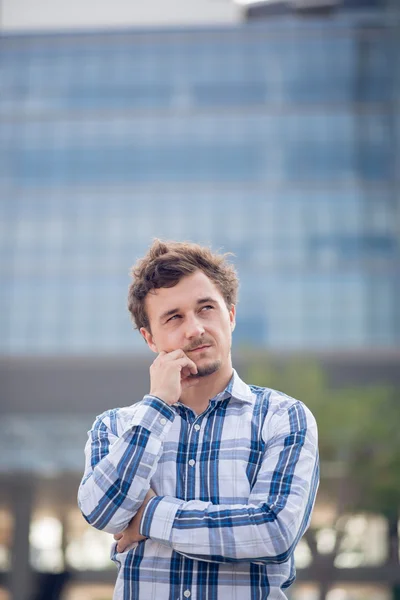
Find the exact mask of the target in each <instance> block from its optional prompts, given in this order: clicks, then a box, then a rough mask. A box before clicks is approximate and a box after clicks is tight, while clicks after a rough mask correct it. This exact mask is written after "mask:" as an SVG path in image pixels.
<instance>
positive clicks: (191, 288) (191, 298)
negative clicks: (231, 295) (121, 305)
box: [146, 272, 222, 312]
mask: <svg viewBox="0 0 400 600" xmlns="http://www.w3.org/2000/svg"><path fill="white" fill-rule="evenodd" d="M220 299H222V294H221V293H220V291H219V290H218V288H217V287H216V285H215V284H214V282H213V281H211V279H209V278H208V277H207V275H205V274H204V273H202V272H196V273H193V275H188V276H186V277H182V279H181V280H180V281H179V282H178V283H177V284H176V285H174V286H172V287H161V288H155V289H153V290H151V291H150V292H149V293H148V294H147V296H146V304H147V305H148V307H152V308H154V309H159V310H162V312H164V311H166V310H169V309H172V308H175V307H176V308H179V306H180V305H181V304H186V303H188V302H189V303H201V302H202V301H204V300H210V301H211V300H213V301H216V302H217V301H218V300H220ZM172 305H173V306H172ZM157 312H158V310H157Z"/></svg>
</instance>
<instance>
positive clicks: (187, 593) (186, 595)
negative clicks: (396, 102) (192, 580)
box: [183, 590, 190, 598]
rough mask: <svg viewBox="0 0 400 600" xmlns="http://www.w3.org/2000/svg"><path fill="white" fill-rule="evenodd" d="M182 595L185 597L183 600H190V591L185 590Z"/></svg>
mask: <svg viewBox="0 0 400 600" xmlns="http://www.w3.org/2000/svg"><path fill="white" fill-rule="evenodd" d="M183 595H184V596H185V598H190V591H189V590H185V591H184V592H183Z"/></svg>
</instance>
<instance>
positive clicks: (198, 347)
mask: <svg viewBox="0 0 400 600" xmlns="http://www.w3.org/2000/svg"><path fill="white" fill-rule="evenodd" d="M209 347H210V346H206V345H204V346H197V348H193V350H189V352H201V350H206V348H209Z"/></svg>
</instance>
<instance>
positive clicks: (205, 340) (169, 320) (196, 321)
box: [140, 271, 235, 376]
mask: <svg viewBox="0 0 400 600" xmlns="http://www.w3.org/2000/svg"><path fill="white" fill-rule="evenodd" d="M146 310H147V315H148V318H149V322H150V328H151V333H150V332H149V331H148V330H147V329H145V328H143V327H142V328H141V330H140V333H141V334H142V335H143V337H144V338H145V339H146V341H147V343H148V345H149V346H150V348H151V349H152V350H153V352H161V351H164V352H172V351H173V350H178V349H182V350H183V351H184V352H185V353H186V354H187V355H188V357H189V358H190V359H191V360H193V362H195V363H196V365H197V368H198V376H204V375H210V374H211V373H214V372H215V371H217V370H219V369H220V368H221V367H224V366H225V367H226V368H230V365H231V359H230V348H231V341H232V331H233V329H234V327H235V306H234V305H232V307H231V309H230V310H228V308H227V306H226V303H225V300H224V298H223V297H222V295H221V292H220V291H219V289H218V288H217V286H216V285H215V284H214V283H213V282H212V281H211V280H210V279H209V278H208V277H207V275H205V274H204V273H203V272H202V271H196V272H195V273H193V274H192V275H188V276H187V277H183V278H182V279H181V280H180V281H179V283H177V284H176V285H175V286H174V287H171V288H159V289H157V290H154V292H151V293H149V294H147V297H146Z"/></svg>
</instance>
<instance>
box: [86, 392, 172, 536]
mask: <svg viewBox="0 0 400 600" xmlns="http://www.w3.org/2000/svg"><path fill="white" fill-rule="evenodd" d="M117 414H118V411H116V410H114V411H107V412H106V413H103V415H100V417H97V419H96V421H95V423H94V425H93V427H92V429H91V430H90V431H89V433H88V441H87V443H86V447H85V459H86V460H85V473H84V475H83V478H82V481H81V484H80V486H79V491H78V504H79V507H80V509H81V512H82V514H83V516H84V518H85V519H86V521H87V522H88V523H89V524H90V525H93V527H96V528H97V529H101V530H104V531H107V532H109V533H119V532H120V531H123V530H124V529H125V528H126V527H127V526H128V524H129V521H130V520H131V519H132V517H133V516H134V515H135V514H136V512H137V510H138V509H139V507H140V506H141V505H142V503H143V500H144V497H145V495H146V493H147V491H148V490H149V487H150V479H151V477H152V476H153V474H154V472H155V470H156V468H157V464H158V461H159V458H160V456H161V454H162V446H163V441H164V439H165V436H166V435H167V433H168V431H169V429H170V427H171V425H172V422H173V421H174V417H175V412H174V410H173V409H172V408H171V407H170V406H168V405H167V404H166V403H165V402H163V401H162V400H160V399H159V398H156V397H155V396H150V395H148V396H145V397H144V399H143V401H142V402H140V403H139V404H138V405H133V406H132V407H130V408H128V409H126V411H125V410H124V419H123V420H122V419H119V420H118V419H117Z"/></svg>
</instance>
